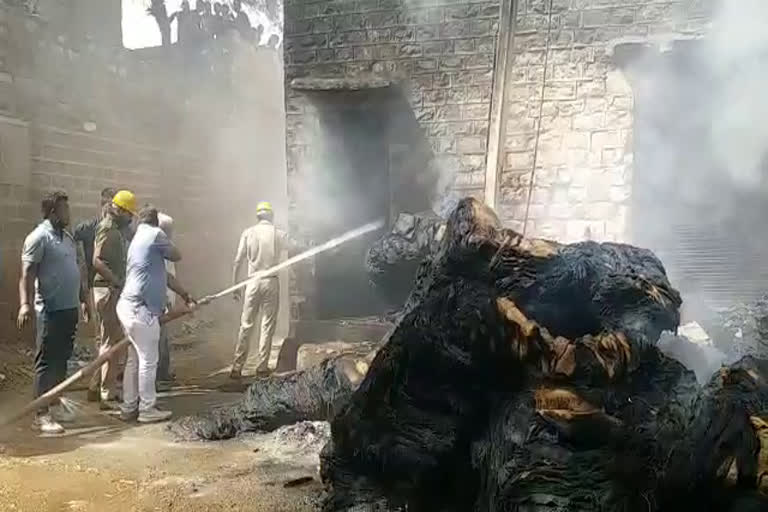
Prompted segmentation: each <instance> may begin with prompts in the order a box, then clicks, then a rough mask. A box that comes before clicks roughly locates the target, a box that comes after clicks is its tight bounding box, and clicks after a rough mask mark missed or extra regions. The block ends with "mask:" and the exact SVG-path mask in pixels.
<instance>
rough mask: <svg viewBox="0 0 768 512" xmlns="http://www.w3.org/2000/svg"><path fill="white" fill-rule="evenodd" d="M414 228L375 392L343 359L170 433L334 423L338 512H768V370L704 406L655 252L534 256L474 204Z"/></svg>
mask: <svg viewBox="0 0 768 512" xmlns="http://www.w3.org/2000/svg"><path fill="white" fill-rule="evenodd" d="M413 220H414V221H413V223H411V224H408V225H407V226H406V225H405V224H404V226H405V228H408V227H409V226H411V227H412V228H413V229H412V230H409V229H404V230H403V229H401V230H400V231H402V232H401V233H397V232H395V233H392V234H390V235H387V237H385V238H386V240H384V241H380V242H379V244H378V246H374V247H373V248H372V251H371V252H370V253H369V258H368V262H367V263H368V266H369V269H372V270H373V274H374V278H376V276H378V278H379V279H380V282H386V281H387V280H388V276H389V275H390V274H392V273H395V274H396V273H397V272H398V271H399V270H403V269H405V270H407V272H409V273H411V272H413V273H412V274H410V275H411V277H410V278H409V279H410V285H409V289H410V294H409V296H408V298H407V301H406V306H405V308H404V310H403V313H402V317H401V319H400V321H399V323H398V325H397V326H396V328H395V330H394V331H393V332H392V334H391V336H390V337H389V339H388V340H387V342H386V344H385V345H383V347H381V348H380V349H379V351H378V353H377V354H376V356H375V358H374V359H373V361H372V363H371V365H370V368H369V370H368V372H367V374H366V375H365V376H364V377H362V376H361V375H359V374H355V373H354V372H353V371H350V370H349V367H350V362H348V361H346V362H345V361H344V359H343V358H336V359H331V360H328V361H326V362H325V363H323V364H322V365H320V366H318V367H316V368H314V369H309V370H306V371H304V372H299V373H296V374H293V375H290V376H282V377H281V376H276V377H272V378H270V379H265V380H259V381H257V382H256V383H255V384H253V385H252V386H251V387H250V388H249V389H248V391H247V392H246V394H245V396H244V398H243V400H242V401H241V402H240V403H238V404H236V405H234V406H231V407H228V408H222V409H220V410H217V411H214V412H212V413H210V414H208V415H205V416H201V417H196V418H187V419H182V420H180V421H179V422H177V423H176V424H175V425H174V426H173V428H175V429H176V430H177V432H179V433H181V435H182V437H187V438H196V439H200V438H202V439H222V438H226V437H231V436H233V435H236V434H237V433H239V432H243V431H249V430H271V429H274V428H277V427H278V426H280V425H281V424H285V423H291V422H296V421H300V420H306V419H327V420H330V421H331V441H330V442H329V443H328V444H327V445H326V446H325V448H324V449H323V451H322V453H321V476H322V478H323V481H324V483H325V486H326V489H327V497H326V500H325V503H324V508H325V511H326V512H342V511H344V512H353V511H362V510H380V511H386V510H409V511H430V512H431V511H435V512H467V511H483V512H519V511H526V512H532V511H535V512H556V511H557V512H559V511H566V510H567V511H569V512H570V511H595V512H597V511H601V512H607V511H616V512H618V511H621V512H633V511H637V512H641V511H642V512H647V511H678V510H697V511H700V512H701V511H745V512H746V511H758V510H768V499H767V498H766V494H765V493H766V492H768V473H767V472H768V462H767V461H768V423H766V421H768V380H767V379H768V361H765V360H762V359H759V358H757V357H754V356H747V357H745V358H743V359H741V360H740V361H738V362H736V363H734V364H732V365H730V366H729V367H725V368H723V369H721V370H720V371H719V372H717V373H716V374H715V375H714V376H713V377H712V379H711V380H710V381H709V382H708V384H706V385H705V386H704V387H700V386H699V385H698V384H697V382H696V377H695V375H694V373H693V372H692V371H690V370H688V369H686V368H685V367H684V366H683V365H682V364H681V363H679V362H677V361H676V360H674V359H671V358H669V357H667V356H665V355H664V354H663V353H662V352H661V351H660V350H659V349H658V348H657V341H658V339H659V336H660V334H661V333H662V332H663V331H673V332H674V331H675V330H676V328H677V327H678V324H679V321H680V315H679V308H680V305H681V299H680V296H679V294H678V292H677V291H676V290H675V289H674V288H672V286H671V285H670V283H669V281H668V279H667V276H666V273H665V270H664V267H663V266H662V264H661V262H660V261H659V260H658V259H657V258H656V257H655V256H654V255H653V254H652V253H651V252H650V251H647V250H644V249H639V248H636V247H632V246H629V245H622V244H612V243H603V244H599V243H595V242H583V243H578V244H571V245H560V244H557V243H554V242H548V241H543V240H534V239H525V238H522V237H521V236H520V235H519V234H517V233H515V232H514V231H511V230H508V229H503V228H502V227H501V225H500V223H499V221H498V219H497V217H496V215H495V214H494V212H493V211H492V210H490V209H488V208H487V207H485V206H483V205H482V204H481V203H479V202H477V201H475V200H473V199H464V200H462V201H461V202H460V203H459V204H458V206H457V207H456V209H455V210H454V211H453V212H452V214H451V216H450V217H449V219H448V221H447V223H446V222H440V221H437V220H435V221H434V222H433V221H428V222H425V223H424V225H423V226H422V227H426V228H425V229H420V228H419V227H418V225H419V223H420V222H422V221H421V220H420V219H413ZM427 226H429V227H427ZM403 233H405V234H403ZM419 233H422V235H421V241H419V240H418V236H414V235H418V234H419ZM433 245H434V247H433ZM425 256H428V257H427V259H426V261H425V262H424V263H423V264H422V265H421V266H420V267H419V268H418V270H417V271H416V270H414V267H413V265H417V264H418V262H419V261H421V259H422V258H424V257H425ZM406 263H407V265H405V266H401V264H406ZM413 275H415V276H416V278H415V282H414V281H413V280H412V279H413ZM401 284H402V283H401ZM400 291H402V290H400ZM352 366H354V364H353V363H352ZM361 378H362V382H360V379H361Z"/></svg>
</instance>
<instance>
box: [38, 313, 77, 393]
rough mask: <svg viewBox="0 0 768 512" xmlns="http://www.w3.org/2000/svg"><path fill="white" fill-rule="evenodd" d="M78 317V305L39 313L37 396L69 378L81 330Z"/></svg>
mask: <svg viewBox="0 0 768 512" xmlns="http://www.w3.org/2000/svg"><path fill="white" fill-rule="evenodd" d="M77 318H78V311H77V308H75V309H65V310H62V311H49V312H44V313H40V312H38V313H37V353H36V354H35V384H34V385H35V397H38V396H40V395H42V394H43V393H45V392H46V391H48V390H50V389H51V388H53V387H54V386H55V385H56V384H58V383H60V382H61V381H63V380H64V379H65V378H66V376H67V361H68V360H69V358H70V356H72V347H73V345H74V342H75V334H76V332H77Z"/></svg>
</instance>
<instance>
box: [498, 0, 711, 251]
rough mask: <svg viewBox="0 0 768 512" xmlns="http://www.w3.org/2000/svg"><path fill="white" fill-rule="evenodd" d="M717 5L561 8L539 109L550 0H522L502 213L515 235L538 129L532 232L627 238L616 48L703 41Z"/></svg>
mask: <svg viewBox="0 0 768 512" xmlns="http://www.w3.org/2000/svg"><path fill="white" fill-rule="evenodd" d="M714 3H715V2H714V1H707V0H679V1H666V2H657V1H644V0H633V1H629V0H578V1H576V0H573V1H572V0H555V1H554V3H553V5H554V7H553V11H552V14H553V15H552V27H553V28H552V32H551V38H550V41H551V46H550V52H549V57H548V65H547V69H546V72H547V80H546V88H545V90H544V101H543V105H542V104H541V84H542V76H543V74H544V60H545V53H546V52H545V48H546V41H547V38H546V34H547V27H548V25H549V23H548V21H549V17H548V13H549V0H520V3H519V10H518V17H517V24H516V32H515V49H514V51H515V62H514V67H513V69H514V71H513V75H514V78H513V83H512V84H511V92H510V98H509V101H510V104H509V112H510V114H509V118H508V125H507V138H506V148H505V149H506V155H505V156H506V158H505V163H504V168H503V173H502V175H501V177H500V206H499V209H500V211H501V214H502V216H503V217H504V218H505V219H506V220H508V221H510V224H511V225H512V226H513V227H515V228H517V229H521V228H522V222H523V219H524V216H525V203H526V198H527V194H528V189H529V185H530V183H531V181H530V180H531V169H532V166H533V155H534V146H535V140H536V131H537V127H538V123H539V122H540V123H541V132H540V139H539V150H538V157H537V161H536V170H535V180H534V187H533V194H532V201H531V208H530V215H529V221H528V222H529V225H528V229H527V230H528V233H530V234H532V235H536V236H543V237H547V238H553V239H557V240H562V241H575V240H581V239H584V238H588V237H591V238H592V239H596V240H627V239H628V237H629V223H628V222H629V220H628V219H629V216H630V214H631V212H630V208H629V205H630V197H631V194H632V170H633V167H632V164H633V154H632V128H633V110H632V109H633V96H632V90H631V88H630V85H629V83H628V81H627V79H626V78H625V76H624V74H623V72H622V71H621V70H620V69H619V68H618V67H617V64H616V62H615V59H614V57H613V50H614V49H615V48H616V46H617V45H620V44H622V43H629V42H635V43H648V42H650V43H652V44H655V43H658V42H663V41H665V40H673V39H677V38H691V37H699V36H701V35H702V34H704V33H705V32H706V29H707V27H708V25H709V22H710V20H711V18H712V6H713V4H714ZM540 108H541V109H542V111H541V117H539V109H540Z"/></svg>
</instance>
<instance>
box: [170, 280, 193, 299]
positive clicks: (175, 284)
mask: <svg viewBox="0 0 768 512" xmlns="http://www.w3.org/2000/svg"><path fill="white" fill-rule="evenodd" d="M168 288H170V289H171V290H173V291H174V292H176V294H177V295H178V296H179V297H181V298H182V299H184V302H186V303H187V304H189V303H190V302H192V296H191V295H190V294H189V292H188V291H187V290H186V289H185V288H184V287H183V286H182V285H181V283H180V282H179V280H178V279H176V276H174V275H173V274H168Z"/></svg>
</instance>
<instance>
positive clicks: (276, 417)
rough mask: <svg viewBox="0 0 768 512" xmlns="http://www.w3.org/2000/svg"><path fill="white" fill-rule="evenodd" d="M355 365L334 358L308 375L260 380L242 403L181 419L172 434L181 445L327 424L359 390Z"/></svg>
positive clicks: (304, 372) (172, 428)
mask: <svg viewBox="0 0 768 512" xmlns="http://www.w3.org/2000/svg"><path fill="white" fill-rule="evenodd" d="M358 377H359V376H358V375H356V374H355V371H354V363H353V362H351V361H349V360H347V359H344V358H331V359H327V360H325V361H323V362H322V363H321V364H319V365H317V366H314V367H312V368H309V369H307V370H304V371H300V372H295V373H291V374H288V375H279V376H273V377H268V378H264V379H259V380H257V381H256V382H254V383H253V384H251V385H250V386H249V387H248V389H247V390H246V392H245V394H244V396H243V399H242V400H241V401H240V402H238V403H236V404H232V405H228V406H224V407H220V408H217V409H214V410H212V411H211V412H208V413H205V414H201V415H197V416H189V417H184V418H180V419H178V420H176V421H174V422H173V423H171V424H170V426H169V430H170V431H171V432H172V433H173V434H174V435H175V436H176V437H177V438H178V439H181V440H205V441H213V440H220V439H229V438H232V437H235V436H237V435H238V434H240V433H244V432H256V431H262V432H264V431H271V430H274V429H276V428H278V427H280V426H283V425H289V424H292V423H296V422H298V421H304V420H316V421H320V420H328V419H329V418H330V417H331V416H332V415H333V414H334V412H335V411H337V410H338V408H339V407H340V405H341V404H342V403H344V402H346V400H348V399H349V396H350V395H351V394H352V390H353V389H354V384H353V383H354V381H355V380H357V378H358Z"/></svg>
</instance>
